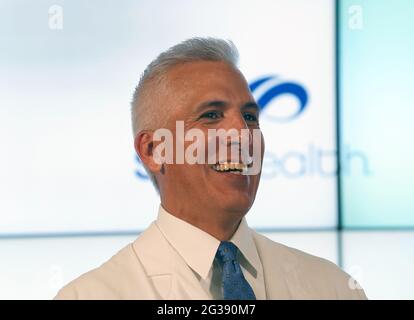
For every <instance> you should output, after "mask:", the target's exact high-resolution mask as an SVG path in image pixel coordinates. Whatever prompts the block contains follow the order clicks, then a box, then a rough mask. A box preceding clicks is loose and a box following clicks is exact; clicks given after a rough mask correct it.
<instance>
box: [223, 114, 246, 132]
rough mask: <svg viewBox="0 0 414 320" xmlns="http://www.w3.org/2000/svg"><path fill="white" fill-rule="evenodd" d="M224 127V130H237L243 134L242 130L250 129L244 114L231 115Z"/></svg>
mask: <svg viewBox="0 0 414 320" xmlns="http://www.w3.org/2000/svg"><path fill="white" fill-rule="evenodd" d="M223 125H224V126H225V127H224V128H223V129H226V130H229V129H236V130H237V131H238V132H241V129H249V127H248V125H247V123H246V120H245V119H244V117H243V114H241V113H240V112H237V113H233V114H230V115H229V116H228V117H227V121H225V123H224V124H223Z"/></svg>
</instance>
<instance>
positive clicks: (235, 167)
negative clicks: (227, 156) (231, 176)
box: [211, 162, 252, 174]
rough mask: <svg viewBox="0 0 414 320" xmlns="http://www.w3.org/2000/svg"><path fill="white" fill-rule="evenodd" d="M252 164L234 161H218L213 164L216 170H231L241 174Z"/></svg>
mask: <svg viewBox="0 0 414 320" xmlns="http://www.w3.org/2000/svg"><path fill="white" fill-rule="evenodd" d="M251 166H252V163H249V164H244V163H234V162H223V163H216V164H213V165H212V166H211V168H212V169H213V170H214V171H217V172H231V173H235V174H241V173H245V172H247V169H248V168H250V167H251Z"/></svg>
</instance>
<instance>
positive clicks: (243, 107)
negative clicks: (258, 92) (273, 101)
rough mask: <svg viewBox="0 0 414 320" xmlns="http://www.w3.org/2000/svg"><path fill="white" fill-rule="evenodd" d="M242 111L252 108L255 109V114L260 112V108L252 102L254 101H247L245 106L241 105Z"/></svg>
mask: <svg viewBox="0 0 414 320" xmlns="http://www.w3.org/2000/svg"><path fill="white" fill-rule="evenodd" d="M241 108H242V109H249V108H253V109H256V111H257V112H259V111H260V107H259V105H258V104H257V103H256V102H254V101H249V102H246V103H245V104H243V106H242V107H241Z"/></svg>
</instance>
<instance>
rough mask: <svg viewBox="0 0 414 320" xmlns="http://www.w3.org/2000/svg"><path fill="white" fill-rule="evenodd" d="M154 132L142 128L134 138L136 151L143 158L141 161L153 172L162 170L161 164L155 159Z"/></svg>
mask: <svg viewBox="0 0 414 320" xmlns="http://www.w3.org/2000/svg"><path fill="white" fill-rule="evenodd" d="M153 135H154V133H153V132H152V131H150V130H142V131H140V132H139V133H138V134H137V135H136V136H135V140H134V147H135V151H136V153H137V154H138V156H139V157H140V158H141V161H142V162H143V164H144V165H145V167H147V169H148V170H149V171H151V172H152V173H153V174H155V173H156V172H159V171H160V170H161V166H162V165H161V164H159V163H157V162H156V161H155V160H154V141H153Z"/></svg>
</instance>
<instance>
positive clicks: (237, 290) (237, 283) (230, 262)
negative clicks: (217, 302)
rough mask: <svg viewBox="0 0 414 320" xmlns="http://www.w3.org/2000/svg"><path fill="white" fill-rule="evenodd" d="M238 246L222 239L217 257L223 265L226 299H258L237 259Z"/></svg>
mask: <svg viewBox="0 0 414 320" xmlns="http://www.w3.org/2000/svg"><path fill="white" fill-rule="evenodd" d="M237 251H238V248H237V247H236V246H235V245H234V244H233V243H231V242H228V241H222V242H221V243H220V246H219V247H218V249H217V253H216V257H217V259H218V261H219V262H220V263H221V265H222V267H223V275H222V283H223V293H224V299H225V300H256V296H255V295H254V292H253V289H252V287H251V286H250V285H249V283H248V282H247V280H246V279H245V278H244V275H243V272H242V270H241V269H240V265H239V262H238V261H237Z"/></svg>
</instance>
